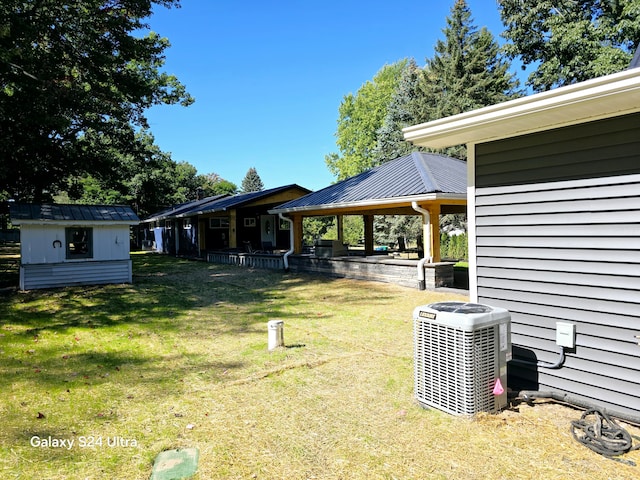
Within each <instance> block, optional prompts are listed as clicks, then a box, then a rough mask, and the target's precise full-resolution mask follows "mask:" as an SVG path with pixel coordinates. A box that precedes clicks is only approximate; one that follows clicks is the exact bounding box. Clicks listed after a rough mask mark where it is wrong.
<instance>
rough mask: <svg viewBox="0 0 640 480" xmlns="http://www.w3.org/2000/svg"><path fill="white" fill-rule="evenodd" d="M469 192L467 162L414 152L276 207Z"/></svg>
mask: <svg viewBox="0 0 640 480" xmlns="http://www.w3.org/2000/svg"><path fill="white" fill-rule="evenodd" d="M466 192H467V163H466V162H464V161H462V160H458V159H456V158H452V157H447V156H444V155H438V154H434V153H424V152H414V153H411V154H409V155H406V156H404V157H400V158H397V159H395V160H392V161H389V162H386V163H384V164H382V165H380V166H379V167H375V168H372V169H371V170H368V171H366V172H363V173H361V174H359V175H356V176H354V177H350V178H347V179H346V180H342V181H340V182H338V183H335V184H333V185H330V186H328V187H326V188H323V189H321V190H318V191H317V192H313V193H310V194H308V195H305V196H304V197H300V198H298V199H296V200H292V201H290V202H287V203H283V204H282V205H279V206H277V207H276V208H275V209H273V210H274V211H285V210H291V209H297V208H309V207H315V206H326V205H331V204H345V203H351V202H361V201H368V200H381V201H382V200H385V199H395V198H399V197H409V196H415V195H425V194H430V193H453V194H464V195H466Z"/></svg>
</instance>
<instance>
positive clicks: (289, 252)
mask: <svg viewBox="0 0 640 480" xmlns="http://www.w3.org/2000/svg"><path fill="white" fill-rule="evenodd" d="M278 216H279V217H280V218H281V219H282V220H285V221H287V222H289V250H287V251H286V252H285V254H284V256H283V257H282V261H283V262H284V271H285V272H288V271H289V255H291V254H292V253H293V249H294V245H293V233H294V232H293V220H291V219H290V218H288V217H285V216H283V215H282V213H278Z"/></svg>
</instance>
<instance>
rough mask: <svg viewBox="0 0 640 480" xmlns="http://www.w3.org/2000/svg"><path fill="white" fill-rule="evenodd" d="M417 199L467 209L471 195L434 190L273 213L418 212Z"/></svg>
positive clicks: (293, 214)
mask: <svg viewBox="0 0 640 480" xmlns="http://www.w3.org/2000/svg"><path fill="white" fill-rule="evenodd" d="M413 202H416V203H418V204H419V205H425V206H426V205H435V204H439V205H442V207H444V208H445V209H446V208H447V206H458V207H459V208H457V209H453V208H452V209H451V210H452V211H451V212H450V213H454V211H453V210H455V211H460V212H464V211H465V209H466V203H467V196H466V194H459V193H430V194H426V195H411V196H406V197H398V198H384V199H367V200H361V201H355V202H341V203H327V204H322V205H305V206H301V207H290V208H274V209H272V210H269V213H271V214H274V215H277V214H280V213H282V214H283V215H287V216H295V215H302V216H305V217H314V216H329V215H362V214H367V215H395V214H397V215H402V214H404V215H416V212H415V210H414V209H413V208H412V204H413Z"/></svg>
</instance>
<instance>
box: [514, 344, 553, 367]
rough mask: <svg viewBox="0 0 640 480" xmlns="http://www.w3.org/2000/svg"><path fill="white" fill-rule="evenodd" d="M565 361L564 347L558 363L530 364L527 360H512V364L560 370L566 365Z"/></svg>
mask: <svg viewBox="0 0 640 480" xmlns="http://www.w3.org/2000/svg"><path fill="white" fill-rule="evenodd" d="M564 360H565V355H564V347H562V350H561V351H560V358H559V359H558V361H557V362H556V363H547V362H529V361H527V360H521V359H519V358H513V359H511V360H510V362H513V363H519V364H521V365H534V366H536V367H540V368H551V369H558V368H560V367H562V365H564Z"/></svg>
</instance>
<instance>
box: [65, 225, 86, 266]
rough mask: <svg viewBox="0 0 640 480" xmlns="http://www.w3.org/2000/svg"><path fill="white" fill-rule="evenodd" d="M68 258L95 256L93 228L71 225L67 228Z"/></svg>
mask: <svg viewBox="0 0 640 480" xmlns="http://www.w3.org/2000/svg"><path fill="white" fill-rule="evenodd" d="M65 239H66V243H67V259H68V260H74V259H77V258H93V228H87V227H70V228H66V229H65Z"/></svg>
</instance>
